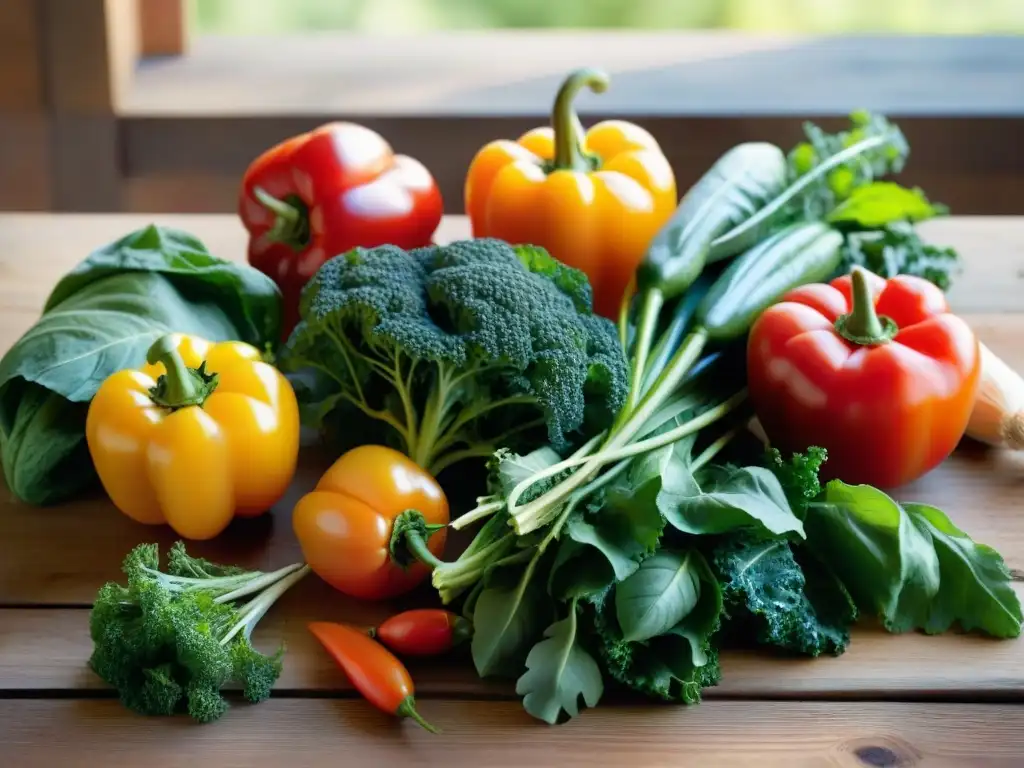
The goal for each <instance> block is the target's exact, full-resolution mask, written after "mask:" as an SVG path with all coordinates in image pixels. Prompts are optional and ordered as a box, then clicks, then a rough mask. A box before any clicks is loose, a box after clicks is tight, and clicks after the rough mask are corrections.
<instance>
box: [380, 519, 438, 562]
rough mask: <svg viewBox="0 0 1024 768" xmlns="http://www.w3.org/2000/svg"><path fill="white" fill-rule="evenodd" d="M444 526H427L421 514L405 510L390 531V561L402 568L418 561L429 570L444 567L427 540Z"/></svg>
mask: <svg viewBox="0 0 1024 768" xmlns="http://www.w3.org/2000/svg"><path fill="white" fill-rule="evenodd" d="M442 528H447V526H445V525H431V524H428V523H427V521H426V519H424V517H423V513H422V512H420V511H418V510H415V509H407V510H405V511H404V512H402V513H401V514H400V515H398V517H396V518H395V523H394V526H393V527H392V529H391V541H390V542H389V544H388V550H389V552H390V553H391V559H392V560H393V561H394V562H395V563H397V564H398V565H399V566H401V567H402V568H408V567H409V566H410V565H412V564H413V563H414V562H416V561H419V562H421V563H423V564H424V565H426V566H427V567H429V568H430V569H431V570H433V569H434V568H437V567H438V566H441V565H444V561H443V560H441V559H439V558H438V557H437V555H435V554H434V553H433V552H431V551H430V548H429V547H428V546H427V540H428V539H429V538H430V537H431V536H433V535H434V534H435V533H436V532H437V531H439V530H441V529H442Z"/></svg>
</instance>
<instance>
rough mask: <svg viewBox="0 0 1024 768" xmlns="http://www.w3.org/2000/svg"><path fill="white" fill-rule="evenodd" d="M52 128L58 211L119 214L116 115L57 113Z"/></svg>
mask: <svg viewBox="0 0 1024 768" xmlns="http://www.w3.org/2000/svg"><path fill="white" fill-rule="evenodd" d="M50 126H51V128H50V131H51V148H52V152H53V164H52V172H53V181H52V184H53V208H54V210H57V211H74V212H82V213H84V212H89V211H96V212H104V211H112V210H119V209H120V208H121V183H120V179H119V173H118V169H119V167H120V147H119V140H118V126H117V120H116V119H115V118H114V117H113V116H112V115H99V114H83V115H80V114H72V113H69V112H57V113H55V114H54V115H53V117H52V118H51V120H50Z"/></svg>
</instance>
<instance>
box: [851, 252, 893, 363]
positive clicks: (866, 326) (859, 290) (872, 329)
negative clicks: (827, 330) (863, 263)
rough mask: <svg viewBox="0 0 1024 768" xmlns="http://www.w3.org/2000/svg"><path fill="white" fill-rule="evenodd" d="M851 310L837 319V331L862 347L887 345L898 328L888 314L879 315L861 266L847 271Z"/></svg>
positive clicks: (865, 273)
mask: <svg viewBox="0 0 1024 768" xmlns="http://www.w3.org/2000/svg"><path fill="white" fill-rule="evenodd" d="M850 281H851V293H852V301H851V304H852V305H853V306H852V309H851V311H850V312H849V313H848V314H845V315H840V316H839V318H838V319H837V320H836V332H837V333H839V335H840V336H842V337H843V338H844V339H846V340H847V341H850V342H853V343H854V344H860V345H863V346H872V345H875V344H887V343H889V342H890V341H892V338H893V337H894V336H895V335H896V333H897V331H899V326H897V325H896V322H895V321H894V320H893V319H892V318H889V317H885V316H884V315H879V314H878V311H877V310H876V309H875V299H874V296H872V295H871V286H870V285H868V276H867V272H865V271H864V270H863V269H861V268H860V267H854V268H853V271H852V272H851V273H850Z"/></svg>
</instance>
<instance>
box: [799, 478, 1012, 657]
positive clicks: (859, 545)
mask: <svg viewBox="0 0 1024 768" xmlns="http://www.w3.org/2000/svg"><path fill="white" fill-rule="evenodd" d="M805 524H806V526H807V544H808V546H809V547H810V549H811V550H812V551H814V552H815V554H817V555H818V556H819V557H820V558H821V559H823V560H825V561H826V562H828V563H829V564H831V565H832V567H833V568H834V569H835V571H836V574H837V575H838V576H839V578H840V579H841V580H842V582H843V583H844V584H845V585H846V587H847V589H848V590H849V591H850V594H851V595H853V597H854V600H855V601H856V602H857V605H858V607H859V608H860V609H861V610H863V611H870V612H871V613H873V614H877V615H878V616H879V618H880V619H881V621H882V624H883V625H884V626H885V627H886V629H888V630H889V631H890V632H906V631H909V630H912V629H923V630H925V631H926V632H942V631H945V630H946V629H949V628H950V627H951V626H952V625H953V624H954V623H960V625H961V626H962V627H963V628H964V629H965V630H967V631H970V630H972V629H980V630H982V631H983V632H986V633H988V634H990V635H993V636H995V637H1017V636H1018V635H1019V634H1020V630H1021V606H1020V601H1019V599H1018V597H1017V595H1016V593H1015V592H1014V591H1013V589H1012V587H1011V586H1010V573H1009V570H1008V569H1007V568H1006V565H1005V563H1004V562H1003V560H1002V558H1001V557H1000V556H999V554H998V553H996V552H995V550H993V549H991V548H990V547H987V546H984V545H981V544H976V543H975V542H973V541H971V539H970V538H969V537H968V536H967V534H965V533H964V532H963V531H961V530H960V529H959V528H957V527H956V526H955V525H953V524H952V523H951V522H950V521H949V519H948V518H947V517H946V515H945V514H943V513H942V512H941V511H939V510H938V509H935V508H934V507H928V506H925V505H920V504H907V505H903V506H901V505H899V504H897V503H896V502H895V501H894V500H893V499H891V498H890V497H889V496H887V495H886V494H884V493H883V492H882V491H879V490H877V489H875V488H871V487H870V486H866V485H857V486H852V485H846V484H845V483H843V482H841V481H839V480H833V481H831V482H830V483H828V485H827V486H826V488H825V493H824V495H823V498H822V500H821V501H820V502H817V503H815V504H812V505H811V506H810V507H809V508H808V515H807V519H806V521H805Z"/></svg>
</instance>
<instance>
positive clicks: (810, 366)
mask: <svg viewBox="0 0 1024 768" xmlns="http://www.w3.org/2000/svg"><path fill="white" fill-rule="evenodd" d="M980 374H981V354H980V349H979V344H978V340H977V338H976V337H975V335H974V333H973V332H972V331H971V329H970V327H969V326H968V325H967V323H965V322H964V321H963V320H962V319H960V318H959V317H956V316H955V315H952V314H950V312H949V306H948V305H947V303H946V297H945V295H944V294H943V293H942V291H941V290H939V288H937V287H936V286H934V285H932V284H931V283H929V282H927V281H926V280H923V279H921V278H917V277H912V276H909V275H899V276H897V277H894V278H892V279H890V280H884V279H882V278H881V277H878V276H877V275H874V274H871V273H870V272H866V271H864V270H862V269H860V268H855V269H854V271H853V273H852V274H851V275H845V276H843V277H840V278H837V279H836V280H833V281H832V282H831V283H830V284H828V285H824V284H818V285H806V286H803V287H801V288H797V289H795V290H794V291H792V292H790V293H789V294H788V295H786V296H785V297H783V299H782V301H781V302H780V303H778V304H775V305H774V306H772V307H770V308H768V310H766V311H765V312H764V313H763V314H762V315H761V316H760V317H759V318H758V320H757V321H756V322H755V323H754V326H753V328H752V329H751V331H750V337H749V340H748V343H747V380H748V384H749V391H750V397H751V401H752V402H753V405H754V408H755V410H756V412H757V417H758V420H759V421H760V422H761V426H762V427H763V428H764V431H765V434H766V435H767V437H768V439H769V441H770V442H771V443H772V444H773V445H774V446H775V447H776V448H778V449H779V450H781V451H784V452H791V451H804V450H806V449H807V448H808V447H810V446H812V445H818V446H821V447H823V448H825V449H826V450H827V451H828V461H827V462H826V463H825V465H824V467H823V468H822V475H823V479H832V478H840V479H842V480H843V481H844V482H847V483H852V484H860V483H866V484H868V485H873V486H876V487H879V488H892V487H895V486H899V485H902V484H904V483H908V482H910V481H912V480H914V479H916V478H918V477H920V476H921V475H923V474H925V473H926V472H928V471H930V470H931V469H933V468H935V467H936V466H937V465H938V464H939V463H940V462H942V461H943V459H945V458H946V457H947V456H949V454H950V453H952V452H953V449H954V448H955V447H956V445H957V443H958V442H959V441H960V439H961V437H962V436H963V434H964V430H965V428H966V426H967V423H968V419H969V418H970V415H971V410H972V408H973V406H974V400H975V397H976V395H977V391H978V386H979V381H980Z"/></svg>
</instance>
